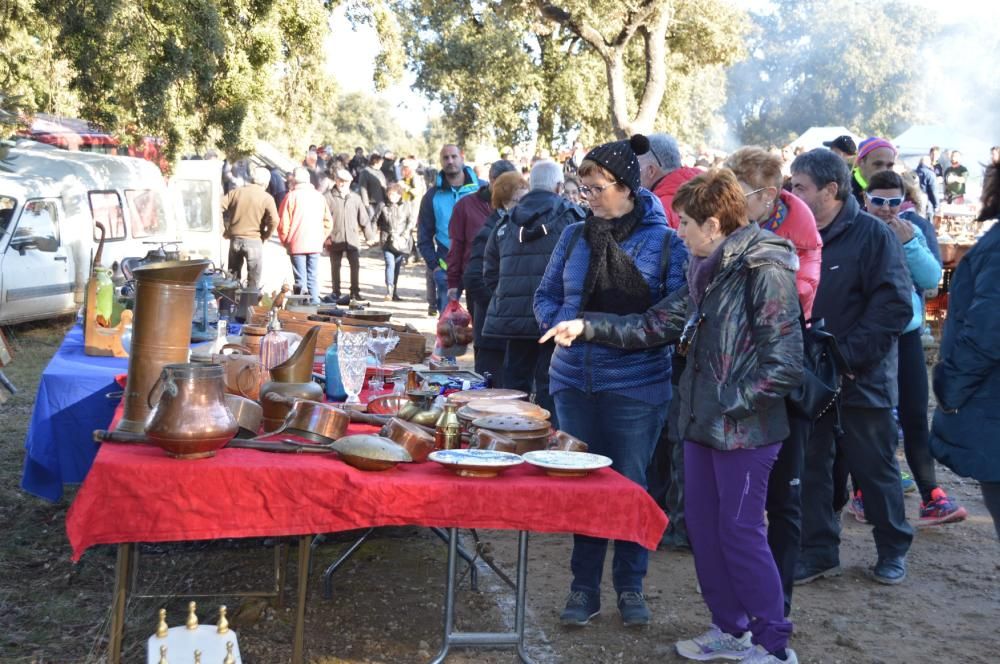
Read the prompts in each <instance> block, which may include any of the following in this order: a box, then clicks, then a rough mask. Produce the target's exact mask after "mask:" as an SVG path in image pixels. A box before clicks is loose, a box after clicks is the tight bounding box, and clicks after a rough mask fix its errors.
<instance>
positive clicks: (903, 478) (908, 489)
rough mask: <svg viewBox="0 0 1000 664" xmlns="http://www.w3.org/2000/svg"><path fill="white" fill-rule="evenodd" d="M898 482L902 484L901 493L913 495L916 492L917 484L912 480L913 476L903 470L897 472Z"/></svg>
mask: <svg viewBox="0 0 1000 664" xmlns="http://www.w3.org/2000/svg"><path fill="white" fill-rule="evenodd" d="M899 481H900V482H902V484H903V493H913V492H914V491H916V490H917V483H916V482H915V481H914V480H913V475H911V474H909V473H908V472H906V471H905V470H902V471H900V472H899Z"/></svg>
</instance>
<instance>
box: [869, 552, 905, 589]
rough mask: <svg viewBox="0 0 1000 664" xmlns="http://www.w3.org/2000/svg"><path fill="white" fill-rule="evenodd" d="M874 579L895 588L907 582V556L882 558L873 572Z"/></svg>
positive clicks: (873, 568)
mask: <svg viewBox="0 0 1000 664" xmlns="http://www.w3.org/2000/svg"><path fill="white" fill-rule="evenodd" d="M871 573H872V578H874V579H875V580H876V581H878V582H879V583H884V584H885V585H887V586H894V585H896V584H897V583H902V582H903V581H905V580H906V556H898V557H896V558H880V559H879V561H878V562H877V563H875V566H874V567H872V570H871Z"/></svg>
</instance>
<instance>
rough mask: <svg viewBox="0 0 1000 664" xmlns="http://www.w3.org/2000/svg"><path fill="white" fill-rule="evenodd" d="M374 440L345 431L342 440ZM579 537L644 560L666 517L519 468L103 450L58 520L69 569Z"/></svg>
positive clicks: (639, 501) (613, 493) (606, 492)
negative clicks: (229, 550) (356, 546)
mask: <svg viewBox="0 0 1000 664" xmlns="http://www.w3.org/2000/svg"><path fill="white" fill-rule="evenodd" d="M371 431H374V427H370V426H366V425H351V427H350V428H349V430H348V433H362V432H371ZM398 525H416V526H437V527H442V528H447V527H461V528H493V529H508V530H528V531H536V532H564V533H580V534H584V535H591V536H593V537H605V538H609V539H620V540H629V541H633V542H638V543H639V544H641V545H643V546H645V547H646V548H649V549H655V548H656V545H657V544H658V543H659V541H660V537H661V535H662V534H663V531H664V529H665V528H666V525H667V519H666V516H665V515H664V514H663V511H662V510H660V508H659V507H657V505H656V503H655V502H653V500H652V499H651V498H650V497H649V495H648V494H647V493H646V492H645V491H644V490H643V489H642V488H641V487H640V486H639V485H637V484H635V483H634V482H632V481H630V480H628V479H626V478H624V477H622V476H621V475H619V474H618V473H617V472H615V471H613V470H611V469H610V468H605V469H602V470H599V471H596V472H594V473H591V474H590V475H588V476H586V477H582V478H558V477H550V476H548V475H546V474H545V473H544V472H543V471H542V470H541V469H538V468H535V467H533V466H530V465H528V464H526V463H525V464H522V465H521V466H517V467H514V468H510V469H508V470H507V471H505V472H504V473H502V474H501V475H499V476H498V477H494V478H467V477H459V476H457V475H455V474H454V473H453V472H451V471H450V470H448V469H447V468H445V467H443V466H441V465H439V464H437V463H434V462H431V461H428V462H425V463H420V464H416V463H414V464H399V465H397V466H396V467H395V468H393V469H391V470H386V471H378V472H372V471H362V470H358V469H356V468H353V467H351V466H348V465H347V464H346V463H344V462H343V461H341V460H339V459H338V458H337V457H336V455H334V454H329V455H326V454H324V455H319V454H313V453H303V454H277V453H270V452H261V451H258V450H247V449H228V448H226V449H222V450H220V451H219V452H218V454H217V455H216V456H215V457H213V458H211V459H198V460H180V459H174V458H171V457H168V456H167V455H166V454H165V453H164V452H163V451H162V450H160V449H159V448H156V447H149V446H144V445H121V444H113V443H105V444H104V445H102V446H101V449H100V451H99V452H98V454H97V458H96V459H95V460H94V464H93V467H92V468H91V469H90V473H89V474H88V475H87V478H86V480H85V481H84V483H83V486H82V487H81V488H80V491H79V493H78V494H77V496H76V499H75V500H74V501H73V504H72V506H71V507H70V510H69V513H68V515H67V517H66V531H67V534H68V536H69V540H70V544H71V545H72V548H73V560H79V558H80V556H81V555H82V554H83V552H84V551H85V550H86V549H87V548H88V547H91V546H93V545H95V544H121V543H127V542H173V541H184V540H205V539H218V538H230V537H232V538H239V537H265V536H266V537H279V536H288V535H308V534H316V533H326V532H336V531H343V530H354V529H358V528H368V527H371V526H398Z"/></svg>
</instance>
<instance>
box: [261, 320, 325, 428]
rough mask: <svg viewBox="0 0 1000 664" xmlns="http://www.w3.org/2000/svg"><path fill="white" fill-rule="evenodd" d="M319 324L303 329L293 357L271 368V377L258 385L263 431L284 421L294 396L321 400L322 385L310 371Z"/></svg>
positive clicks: (295, 397)
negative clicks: (306, 330) (262, 410)
mask: <svg viewBox="0 0 1000 664" xmlns="http://www.w3.org/2000/svg"><path fill="white" fill-rule="evenodd" d="M319 330H320V326H319V325H316V326H313V327H312V328H310V329H309V331H308V332H306V335H305V336H304V337H302V341H301V342H300V343H299V347H298V348H296V349H295V352H294V353H292V356H291V357H289V358H288V359H287V360H286V361H284V362H283V363H281V364H279V365H278V366H276V367H273V368H272V369H271V380H269V381H268V382H266V383H264V385H262V386H261V388H260V405H261V406H262V407H263V408H264V431H274V430H275V429H277V428H278V427H280V426H281V424H282V422H284V421H285V417H287V416H288V413H289V412H290V411H291V409H292V405H293V404H294V403H295V400H296V399H306V400H309V401H322V400H323V388H322V387H320V386H319V383H315V382H313V379H312V371H313V361H314V359H315V358H314V355H315V354H316V340H317V339H318V338H319Z"/></svg>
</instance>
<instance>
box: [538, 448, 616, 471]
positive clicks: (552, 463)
mask: <svg viewBox="0 0 1000 664" xmlns="http://www.w3.org/2000/svg"><path fill="white" fill-rule="evenodd" d="M523 459H524V460H525V461H527V462H528V463H530V464H531V465H532V466H538V467H539V468H541V469H542V470H544V471H545V472H546V473H548V474H549V475H553V476H556V477H583V476H584V475H586V474H587V473H590V472H592V471H594V470H599V469H601V468H607V467H608V466H610V465H611V464H612V461H611V459H609V458H608V457H606V456H604V455H603V454H591V453H590V452H567V451H563V450H538V451H535V452H525V453H524V456H523Z"/></svg>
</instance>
